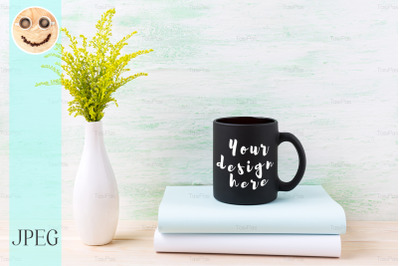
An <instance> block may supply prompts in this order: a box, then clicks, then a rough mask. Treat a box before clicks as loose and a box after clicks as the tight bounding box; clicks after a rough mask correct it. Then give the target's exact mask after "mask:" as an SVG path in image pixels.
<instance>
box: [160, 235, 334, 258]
mask: <svg viewBox="0 0 400 266" xmlns="http://www.w3.org/2000/svg"><path fill="white" fill-rule="evenodd" d="M154 249H155V251H157V252H181V253H226V254H254V255H288V256H314V257H340V253H341V241H340V235H332V234H330V235H311V234H199V233H196V234H182V233H172V234H170V233H167V234H164V233H160V232H159V231H158V228H157V229H156V231H155V233H154Z"/></svg>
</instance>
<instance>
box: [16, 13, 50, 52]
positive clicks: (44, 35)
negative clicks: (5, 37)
mask: <svg viewBox="0 0 400 266" xmlns="http://www.w3.org/2000/svg"><path fill="white" fill-rule="evenodd" d="M12 35H13V39H14V41H15V44H16V45H17V46H18V47H19V48H21V49H22V50H23V51H25V52H27V53H31V54H40V53H44V52H46V51H48V50H50V49H51V48H52V47H53V46H54V44H55V43H56V41H57V38H58V24H57V21H56V18H55V17H54V15H53V14H52V13H51V12H49V11H48V10H46V9H44V8H41V7H30V8H27V9H24V10H23V11H21V12H20V13H19V14H18V15H17V17H16V18H15V19H14V23H13V25H12Z"/></svg>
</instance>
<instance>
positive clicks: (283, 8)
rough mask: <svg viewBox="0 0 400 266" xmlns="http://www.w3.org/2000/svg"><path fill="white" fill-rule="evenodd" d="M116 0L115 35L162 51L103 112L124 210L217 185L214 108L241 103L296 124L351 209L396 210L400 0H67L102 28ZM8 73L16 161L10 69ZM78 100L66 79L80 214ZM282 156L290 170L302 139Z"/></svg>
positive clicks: (317, 177) (67, 20)
mask: <svg viewBox="0 0 400 266" xmlns="http://www.w3.org/2000/svg"><path fill="white" fill-rule="evenodd" d="M114 2H116V3H114ZM112 7H116V10H117V13H116V16H115V20H114V36H115V38H116V39H117V38H120V37H122V36H123V35H125V34H126V33H128V32H130V31H131V30H133V29H135V30H138V31H139V34H138V35H136V36H135V37H133V38H132V39H131V41H130V45H129V47H128V48H127V49H126V51H127V52H129V51H134V50H137V49H148V48H152V49H154V50H155V51H154V52H153V53H152V54H149V55H144V56H142V57H140V58H138V59H137V60H136V61H135V63H134V64H133V65H132V66H133V67H132V68H133V69H137V71H147V72H148V73H149V76H148V77H142V78H140V79H137V80H135V81H133V82H132V83H130V84H128V85H127V86H125V87H123V88H121V89H120V90H119V91H118V92H117V95H116V97H117V99H118V100H119V107H118V108H116V107H114V106H112V107H110V108H109V109H108V110H107V112H106V115H105V118H104V120H103V122H104V128H105V138H106V146H107V150H108V152H109V157H110V160H111V162H112V164H113V167H114V171H115V174H116V176H117V181H118V184H119V188H120V197H121V218H122V219H132V218H134V219H156V214H157V208H158V204H159V202H160V200H161V196H162V194H163V191H164V188H165V186H166V185H180V184H211V183H212V162H211V160H212V134H211V133H212V120H213V119H214V118H217V117H220V116H228V115H262V116H269V117H274V118H276V119H278V120H279V123H280V129H281V131H289V132H292V133H294V134H295V135H297V137H298V138H299V139H300V140H301V141H302V143H303V145H304V147H305V149H306V154H307V157H308V167H307V170H306V175H305V177H304V181H303V184H322V185H323V186H324V187H325V189H326V190H327V191H328V192H329V193H330V194H331V195H332V197H333V198H334V199H335V200H337V201H338V202H339V203H340V204H342V206H343V207H344V208H345V210H346V214H347V217H348V218H349V219H352V220H369V219H373V220H395V219H397V195H398V194H397V134H398V132H397V2H396V1H305V0H303V1H227V0H226V1H212V0H206V1H172V0H171V1H144V0H142V1H127V0H126V1H98V0H96V1H94V0H88V1H78V0H74V1H63V16H62V24H63V26H65V27H67V28H68V29H70V31H71V33H73V34H75V35H77V34H80V33H84V34H87V35H92V34H93V31H94V24H95V22H96V21H97V19H98V18H99V17H100V15H101V13H103V12H104V11H106V10H107V9H109V8H112ZM1 12H2V13H6V12H5V10H1ZM2 20H5V17H4V16H2ZM0 27H1V26H0ZM0 29H2V30H3V29H4V31H5V30H7V29H6V28H4V27H2V28H0ZM6 36H7V35H6ZM0 45H1V47H2V49H1V51H0V55H1V60H2V65H3V68H4V69H6V65H5V64H4V61H5V60H7V57H8V55H7V49H6V48H3V47H7V46H5V45H4V43H1V44H0ZM0 77H1V80H0V81H1V82H2V84H5V85H2V86H1V89H0V95H1V98H0V127H1V128H0V136H1V140H0V159H1V162H2V163H1V166H0V167H1V169H0V170H1V172H2V173H6V172H7V153H8V151H7V148H8V146H7V141H8V138H7V134H6V132H7V126H8V113H7V112H8V109H7V108H8V107H7V103H8V99H7V97H8V87H7V85H6V84H7V82H6V81H7V80H8V73H7V71H4V72H3V71H0ZM3 81H4V82H3ZM69 99H70V98H69V96H68V93H67V92H65V91H64V92H63V117H62V121H63V136H62V137H63V138H62V140H63V147H62V148H63V155H62V156H63V157H62V178H63V188H62V192H63V195H62V199H63V218H67V219H70V218H72V206H71V202H72V188H73V180H74V176H75V173H76V171H77V167H78V163H79V159H80V154H81V151H82V147H83V135H84V127H83V125H84V123H83V122H84V121H83V119H82V118H73V117H70V116H68V114H67V112H66V108H67V106H66V104H67V101H68V100H69ZM1 130H4V131H1ZM2 132H4V133H2ZM279 160H280V162H279V166H280V170H279V172H280V175H281V176H282V178H284V179H285V178H290V177H291V176H292V175H293V173H294V171H295V168H296V166H297V161H296V154H295V152H294V149H293V148H292V147H291V146H290V145H289V144H283V145H282V147H281V149H280V157H279ZM3 162H5V163H3ZM1 182H2V184H3V183H4V184H6V183H7V181H6V179H4V178H2V181H1ZM5 189H6V188H5V187H4V186H1V191H3V190H5ZM1 191H0V193H2V192H1ZM5 193H7V192H5ZM0 196H1V194H0ZM1 200H2V202H5V199H3V198H1Z"/></svg>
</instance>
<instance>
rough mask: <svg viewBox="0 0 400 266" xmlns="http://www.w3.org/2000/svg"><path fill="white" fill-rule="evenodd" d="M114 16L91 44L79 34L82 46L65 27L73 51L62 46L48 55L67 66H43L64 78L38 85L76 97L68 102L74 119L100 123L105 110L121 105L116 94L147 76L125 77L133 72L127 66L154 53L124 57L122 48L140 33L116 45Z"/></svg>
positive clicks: (106, 16) (101, 22)
mask: <svg viewBox="0 0 400 266" xmlns="http://www.w3.org/2000/svg"><path fill="white" fill-rule="evenodd" d="M114 14H115V9H110V10H108V11H107V12H105V13H104V14H103V15H102V16H101V19H100V20H99V21H98V22H97V24H96V29H97V33H96V35H95V36H93V38H92V39H91V40H90V41H88V38H86V37H85V36H83V35H79V38H80V39H81V46H80V47H79V43H78V40H77V38H76V37H75V36H72V35H71V34H70V33H69V31H68V30H67V29H66V28H62V29H61V31H62V32H64V33H65V35H66V36H67V37H68V39H69V41H70V44H69V47H70V48H71V51H67V49H66V47H64V46H62V45H58V46H57V47H56V51H57V53H52V54H49V55H47V56H55V57H58V58H60V59H61V61H62V62H63V64H56V66H51V65H43V66H42V67H43V68H47V69H50V70H52V71H53V72H55V73H56V74H57V75H59V76H60V78H59V79H56V80H50V81H46V82H40V83H37V84H36V86H40V85H55V84H61V85H62V86H64V88H65V89H67V90H68V91H69V93H70V94H71V95H72V96H73V100H72V101H70V102H69V103H68V106H69V107H68V111H69V113H70V114H74V116H78V115H83V116H84V117H85V119H86V120H87V121H89V122H94V121H100V120H101V119H102V118H103V116H104V109H105V108H106V107H107V106H108V104H109V103H110V102H114V103H115V104H116V105H117V106H118V104H117V100H116V99H115V98H114V97H112V94H113V92H115V91H116V90H117V89H118V88H119V87H121V86H123V85H125V84H126V83H128V82H129V81H131V80H134V79H135V78H137V77H140V76H147V73H142V72H140V73H136V74H133V75H130V76H127V77H122V74H123V73H124V72H128V71H130V69H129V68H127V65H128V63H129V62H130V61H131V60H132V59H133V58H135V57H136V56H138V55H142V54H147V53H150V52H151V51H153V50H152V49H150V50H140V51H137V52H135V53H130V54H125V55H121V49H122V48H123V47H124V46H125V45H127V44H128V43H127V40H128V39H129V38H130V37H132V36H133V35H134V34H136V33H137V32H136V31H134V32H132V33H130V34H128V35H126V36H125V37H124V38H122V39H121V40H120V41H119V42H117V43H116V44H112V43H111V41H110V37H111V36H112V32H111V26H112V18H113V16H114ZM59 67H61V68H62V70H63V71H61V70H60V69H59Z"/></svg>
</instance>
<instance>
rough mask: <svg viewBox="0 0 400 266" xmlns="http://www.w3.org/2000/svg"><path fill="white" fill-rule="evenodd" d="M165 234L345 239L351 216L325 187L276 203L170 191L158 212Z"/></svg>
mask: <svg viewBox="0 0 400 266" xmlns="http://www.w3.org/2000/svg"><path fill="white" fill-rule="evenodd" d="M158 229H159V231H160V232H161V233H277V234H344V233H345V232H346V216H345V213H344V210H343V208H342V207H341V206H340V205H339V204H338V203H337V202H335V201H334V200H333V199H332V198H331V197H330V196H329V195H328V193H326V191H325V190H324V189H323V188H322V186H309V185H303V186H301V185H300V186H298V187H296V188H295V189H294V190H292V191H289V192H279V194H278V198H277V199H276V200H274V201H273V202H270V203H267V204H261V205H232V204H227V203H223V202H219V201H218V200H216V199H215V198H214V196H213V189H212V186H168V187H167V188H166V189H165V193H164V197H163V199H162V201H161V204H160V208H159V211H158Z"/></svg>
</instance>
